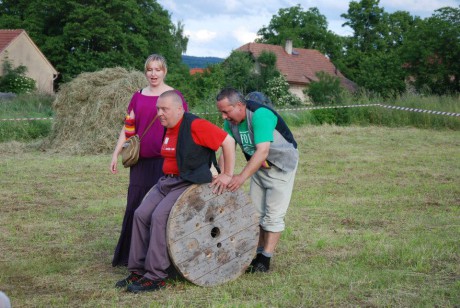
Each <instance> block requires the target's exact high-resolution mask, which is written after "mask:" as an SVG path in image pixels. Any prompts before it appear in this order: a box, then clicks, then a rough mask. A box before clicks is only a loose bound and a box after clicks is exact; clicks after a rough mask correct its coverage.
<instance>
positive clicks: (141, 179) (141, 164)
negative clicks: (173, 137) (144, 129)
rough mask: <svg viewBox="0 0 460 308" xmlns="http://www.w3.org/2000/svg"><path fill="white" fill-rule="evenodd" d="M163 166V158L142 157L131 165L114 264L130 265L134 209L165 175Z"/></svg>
mask: <svg viewBox="0 0 460 308" xmlns="http://www.w3.org/2000/svg"><path fill="white" fill-rule="evenodd" d="M162 168H163V158H141V159H139V161H138V163H137V164H135V165H134V166H132V167H130V170H129V187H128V196H127V202H126V209H125V215H124V216H123V223H122V225H121V232H120V236H119V238H118V243H117V246H116V248H115V252H114V254H113V259H112V266H127V265H128V258H129V249H130V247H131V234H132V233H131V230H132V228H133V217H134V211H135V210H136V209H137V208H138V207H139V205H140V204H141V202H142V199H144V196H145V195H146V194H147V192H148V191H149V190H150V189H151V188H152V187H153V185H155V184H156V183H157V182H158V179H159V178H160V177H162V176H163V171H162Z"/></svg>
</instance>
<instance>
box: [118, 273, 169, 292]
mask: <svg viewBox="0 0 460 308" xmlns="http://www.w3.org/2000/svg"><path fill="white" fill-rule="evenodd" d="M165 287H166V282H165V281H164V280H163V279H156V280H151V279H148V278H145V277H142V278H141V279H139V280H138V281H136V282H134V283H132V284H130V285H129V286H128V289H127V290H128V292H133V293H138V292H145V291H157V290H160V289H163V288H165Z"/></svg>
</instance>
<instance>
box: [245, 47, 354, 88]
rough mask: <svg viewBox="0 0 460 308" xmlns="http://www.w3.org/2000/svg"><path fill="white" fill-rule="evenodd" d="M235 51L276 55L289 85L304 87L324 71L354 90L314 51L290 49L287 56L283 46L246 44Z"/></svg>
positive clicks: (337, 71) (344, 78)
mask: <svg viewBox="0 0 460 308" xmlns="http://www.w3.org/2000/svg"><path fill="white" fill-rule="evenodd" d="M237 50H238V51H244V52H249V53H251V54H252V55H253V56H254V57H258V56H259V55H260V54H261V53H262V51H264V50H265V51H271V52H273V53H274V54H275V55H276V67H277V68H278V70H279V71H280V72H281V74H283V75H284V76H285V77H286V80H287V82H288V83H290V84H299V85H306V84H309V83H310V82H312V81H318V78H317V77H316V75H315V74H316V72H319V71H324V72H326V73H328V74H330V75H332V76H336V77H338V78H339V79H340V82H341V84H342V86H344V87H346V88H347V89H349V90H352V91H353V90H355V89H356V84H355V83H354V82H353V81H351V80H349V79H347V78H346V77H345V76H343V75H342V73H341V72H340V71H339V70H338V69H337V68H336V67H335V66H334V64H332V62H331V61H330V60H329V59H328V58H327V57H326V56H325V55H323V54H322V53H320V52H319V51H318V50H315V49H302V48H292V54H288V53H287V52H286V51H285V49H284V47H283V46H278V45H270V44H259V43H248V44H245V45H243V46H241V47H239V48H238V49H237Z"/></svg>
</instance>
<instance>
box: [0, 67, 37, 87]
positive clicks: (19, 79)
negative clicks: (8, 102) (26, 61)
mask: <svg viewBox="0 0 460 308" xmlns="http://www.w3.org/2000/svg"><path fill="white" fill-rule="evenodd" d="M26 71H27V68H26V67H25V66H24V65H20V66H18V67H16V68H13V65H12V64H11V62H10V61H9V60H8V58H6V59H5V60H4V61H3V76H1V77H0V92H11V93H16V94H22V93H31V92H33V91H34V90H35V89H36V83H35V80H33V79H32V78H30V77H27V76H25V73H26Z"/></svg>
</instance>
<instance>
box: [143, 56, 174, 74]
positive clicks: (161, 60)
mask: <svg viewBox="0 0 460 308" xmlns="http://www.w3.org/2000/svg"><path fill="white" fill-rule="evenodd" d="M152 61H157V62H158V63H160V68H161V69H162V70H163V71H164V72H165V73H166V71H167V70H168V65H167V64H166V59H165V58H164V57H163V56H160V55H158V54H156V53H154V54H152V55H150V56H149V57H148V58H147V60H145V64H144V72H147V66H148V65H149V63H150V62H152Z"/></svg>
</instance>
